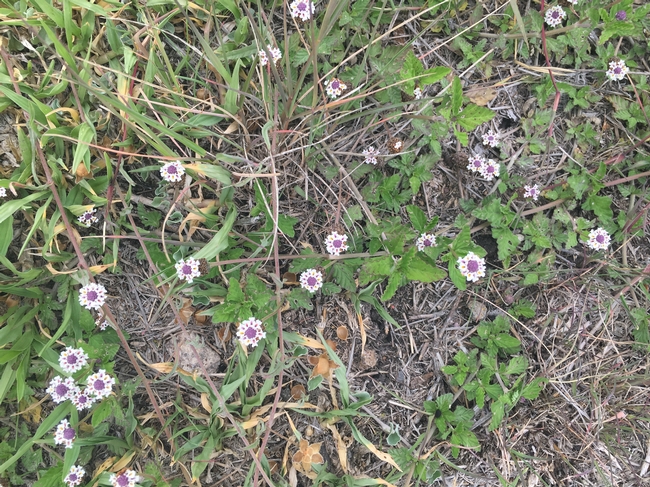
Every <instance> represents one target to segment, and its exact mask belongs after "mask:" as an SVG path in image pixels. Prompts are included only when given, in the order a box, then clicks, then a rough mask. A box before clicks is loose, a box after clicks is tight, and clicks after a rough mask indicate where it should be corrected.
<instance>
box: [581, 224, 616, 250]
mask: <svg viewBox="0 0 650 487" xmlns="http://www.w3.org/2000/svg"><path fill="white" fill-rule="evenodd" d="M611 239H612V238H611V237H610V236H609V233H608V232H607V230H605V229H604V228H596V229H595V230H592V231H591V232H589V240H587V247H589V248H591V249H593V250H607V247H609V244H610V242H611Z"/></svg>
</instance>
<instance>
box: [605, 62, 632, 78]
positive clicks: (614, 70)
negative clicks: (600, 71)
mask: <svg viewBox="0 0 650 487" xmlns="http://www.w3.org/2000/svg"><path fill="white" fill-rule="evenodd" d="M629 72H630V68H628V67H627V66H626V65H625V61H623V60H622V59H619V60H618V61H610V63H609V69H608V70H607V71H606V72H605V74H606V75H607V78H609V80H610V81H620V80H622V79H623V78H625V76H626V75H627V73H629Z"/></svg>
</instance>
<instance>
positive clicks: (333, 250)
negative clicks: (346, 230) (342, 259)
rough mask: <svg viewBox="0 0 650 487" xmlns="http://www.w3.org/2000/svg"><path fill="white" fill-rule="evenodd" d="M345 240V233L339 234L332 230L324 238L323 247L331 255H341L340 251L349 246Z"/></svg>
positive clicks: (346, 239) (346, 238)
mask: <svg viewBox="0 0 650 487" xmlns="http://www.w3.org/2000/svg"><path fill="white" fill-rule="evenodd" d="M347 241H348V236H347V235H345V234H343V235H341V234H339V233H338V232H332V233H330V234H329V235H328V236H327V238H326V239H325V247H326V248H327V251H328V252H329V253H330V254H331V255H341V252H345V251H346V250H348V249H349V248H350V247H349V245H348V244H347V243H346V242H347Z"/></svg>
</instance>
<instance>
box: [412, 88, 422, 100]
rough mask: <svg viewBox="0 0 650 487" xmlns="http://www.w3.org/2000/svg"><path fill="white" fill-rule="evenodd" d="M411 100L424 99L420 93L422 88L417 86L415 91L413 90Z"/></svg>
mask: <svg viewBox="0 0 650 487" xmlns="http://www.w3.org/2000/svg"><path fill="white" fill-rule="evenodd" d="M413 98H415V99H416V100H421V99H422V98H424V93H422V88H420V87H419V86H416V87H415V89H414V90H413Z"/></svg>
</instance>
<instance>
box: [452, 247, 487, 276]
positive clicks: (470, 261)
mask: <svg viewBox="0 0 650 487" xmlns="http://www.w3.org/2000/svg"><path fill="white" fill-rule="evenodd" d="M458 270H459V271H460V273H461V274H462V275H463V276H464V277H466V278H467V280H468V281H470V282H476V281H478V280H479V278H481V277H485V259H482V258H481V257H479V256H478V255H476V254H475V253H474V252H470V253H468V254H467V255H466V256H465V257H459V258H458Z"/></svg>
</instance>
